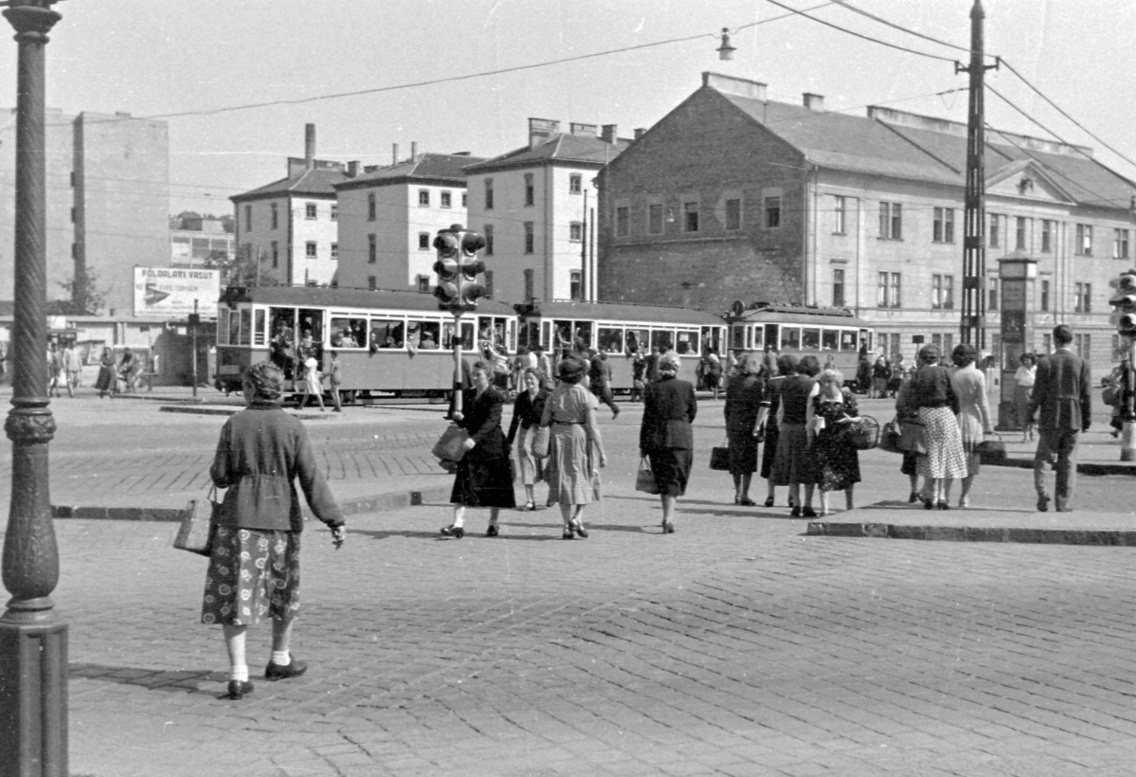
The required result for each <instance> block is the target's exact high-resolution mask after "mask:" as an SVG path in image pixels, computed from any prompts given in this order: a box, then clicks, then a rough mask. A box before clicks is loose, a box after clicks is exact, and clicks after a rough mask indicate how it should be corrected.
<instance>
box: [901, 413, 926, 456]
mask: <svg viewBox="0 0 1136 777" xmlns="http://www.w3.org/2000/svg"><path fill="white" fill-rule="evenodd" d="M899 428H900V436H899V447H900V448H902V449H903V450H904V452H906V453H914V454H916V455H918V456H923V455H926V453H927V433H926V430H924V428H923V424H921V423H920V422H918V421H904V422H903V423H901V424H900V425H899Z"/></svg>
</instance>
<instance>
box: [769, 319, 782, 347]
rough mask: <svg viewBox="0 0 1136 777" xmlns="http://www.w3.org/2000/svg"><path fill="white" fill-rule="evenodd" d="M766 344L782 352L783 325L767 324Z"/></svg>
mask: <svg viewBox="0 0 1136 777" xmlns="http://www.w3.org/2000/svg"><path fill="white" fill-rule="evenodd" d="M765 342H766V344H767V345H770V346H772V347H773V348H774V349H775V350H781V325H780V324H766V325H765Z"/></svg>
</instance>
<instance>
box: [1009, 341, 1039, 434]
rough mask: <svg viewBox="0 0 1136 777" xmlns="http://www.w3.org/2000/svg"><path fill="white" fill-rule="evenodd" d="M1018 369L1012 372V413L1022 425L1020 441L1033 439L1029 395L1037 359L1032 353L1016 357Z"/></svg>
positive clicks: (1031, 389)
mask: <svg viewBox="0 0 1136 777" xmlns="http://www.w3.org/2000/svg"><path fill="white" fill-rule="evenodd" d="M1018 365H1019V366H1018V369H1017V372H1015V373H1014V414H1015V415H1016V416H1017V417H1018V423H1019V424H1020V425H1021V427H1022V442H1029V441H1030V440H1032V439H1033V424H1031V423H1030V412H1029V405H1030V397H1031V396H1032V395H1033V383H1034V381H1035V380H1036V379H1037V359H1036V358H1034V355H1033V354H1032V353H1023V354H1022V355H1021V356H1020V357H1018Z"/></svg>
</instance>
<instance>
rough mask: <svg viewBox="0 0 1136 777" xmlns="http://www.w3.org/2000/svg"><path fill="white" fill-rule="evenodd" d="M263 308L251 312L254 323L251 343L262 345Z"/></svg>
mask: <svg viewBox="0 0 1136 777" xmlns="http://www.w3.org/2000/svg"><path fill="white" fill-rule="evenodd" d="M264 318H265V316H264V310H263V309H261V310H257V311H255V312H254V313H253V321H255V322H256V323H255V325H254V327H253V330H252V344H253V345H264Z"/></svg>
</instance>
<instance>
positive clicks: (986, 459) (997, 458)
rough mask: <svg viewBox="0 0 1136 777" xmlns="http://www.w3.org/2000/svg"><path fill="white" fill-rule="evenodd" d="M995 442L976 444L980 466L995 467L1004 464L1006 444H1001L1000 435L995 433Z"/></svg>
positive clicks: (984, 441)
mask: <svg viewBox="0 0 1136 777" xmlns="http://www.w3.org/2000/svg"><path fill="white" fill-rule="evenodd" d="M995 435H997V437H998V439H997V440H983V441H982V442H980V443H978V446H977V448H976V450H977V451H978V461H979V463H981V464H990V465H992V466H996V465H999V464H1005V463H1006V443H1004V442H1002V435H1000V434H998V433H997V432H995Z"/></svg>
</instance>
